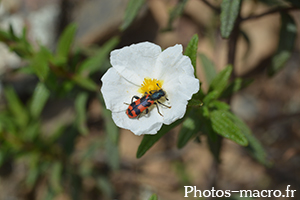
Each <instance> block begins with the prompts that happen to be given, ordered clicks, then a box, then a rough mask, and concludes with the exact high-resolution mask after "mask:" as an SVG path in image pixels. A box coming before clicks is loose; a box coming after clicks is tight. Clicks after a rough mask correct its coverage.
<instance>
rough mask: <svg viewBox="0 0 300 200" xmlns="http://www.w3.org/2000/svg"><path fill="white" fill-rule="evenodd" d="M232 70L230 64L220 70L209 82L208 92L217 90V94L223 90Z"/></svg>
mask: <svg viewBox="0 0 300 200" xmlns="http://www.w3.org/2000/svg"><path fill="white" fill-rule="evenodd" d="M231 72H232V66H231V65H228V66H227V67H226V68H225V69H224V70H222V71H221V72H220V73H219V74H218V75H217V76H216V77H215V78H214V79H213V80H212V82H211V84H210V86H209V90H208V92H211V91H217V92H218V95H221V93H222V92H223V91H224V89H225V88H226V86H227V84H228V80H229V78H230V75H231Z"/></svg>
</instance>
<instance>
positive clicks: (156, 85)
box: [138, 78, 164, 94]
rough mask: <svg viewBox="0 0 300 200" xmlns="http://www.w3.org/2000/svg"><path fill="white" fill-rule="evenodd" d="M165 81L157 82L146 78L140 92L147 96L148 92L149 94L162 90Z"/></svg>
mask: <svg viewBox="0 0 300 200" xmlns="http://www.w3.org/2000/svg"><path fill="white" fill-rule="evenodd" d="M163 83H164V81H162V80H157V79H155V78H153V79H151V78H144V81H143V83H142V85H141V87H140V88H139V90H138V92H140V93H142V94H145V93H146V92H147V93H148V94H149V92H150V91H153V90H160V89H161V87H162V84H163Z"/></svg>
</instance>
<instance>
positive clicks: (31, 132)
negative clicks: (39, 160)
mask: <svg viewBox="0 0 300 200" xmlns="http://www.w3.org/2000/svg"><path fill="white" fill-rule="evenodd" d="M39 133H40V123H39V121H33V122H31V123H29V125H28V126H27V127H26V128H25V129H24V130H23V134H22V136H21V138H22V139H23V140H24V141H26V142H32V141H33V140H34V139H36V137H37V136H38V134H39Z"/></svg>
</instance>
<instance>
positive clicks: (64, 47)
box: [56, 24, 77, 59]
mask: <svg viewBox="0 0 300 200" xmlns="http://www.w3.org/2000/svg"><path fill="white" fill-rule="evenodd" d="M76 30H77V26H76V25H75V24H70V25H68V26H67V27H66V28H65V30H64V31H63V33H62V34H61V36H60V38H59V40H58V44H57V49H56V55H57V56H58V57H59V58H62V59H66V58H67V56H68V54H69V51H70V48H71V45H72V42H73V40H74V36H75V33H76Z"/></svg>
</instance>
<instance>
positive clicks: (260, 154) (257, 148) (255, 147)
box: [227, 113, 270, 166]
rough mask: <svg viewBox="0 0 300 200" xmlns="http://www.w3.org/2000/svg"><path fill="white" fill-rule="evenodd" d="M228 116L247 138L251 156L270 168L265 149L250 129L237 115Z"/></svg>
mask: <svg viewBox="0 0 300 200" xmlns="http://www.w3.org/2000/svg"><path fill="white" fill-rule="evenodd" d="M227 116H228V117H229V118H230V119H231V120H232V121H233V122H234V123H235V124H236V125H237V126H238V127H239V128H240V129H241V131H242V133H243V134H244V135H245V137H246V138H247V140H248V142H249V145H248V146H247V147H246V149H247V150H248V151H249V152H250V154H251V155H252V156H253V157H254V158H255V159H256V160H257V161H259V162H260V163H261V164H263V165H266V166H270V162H269V161H268V160H267V155H266V152H265V151H264V148H263V147H262V145H261V144H260V142H259V141H258V140H257V139H256V138H255V136H254V135H253V134H252V132H251V130H250V129H249V127H248V126H247V125H246V124H245V123H244V122H243V121H242V120H241V119H240V118H238V117H237V116H236V115H234V114H232V113H228V114H227Z"/></svg>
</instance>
